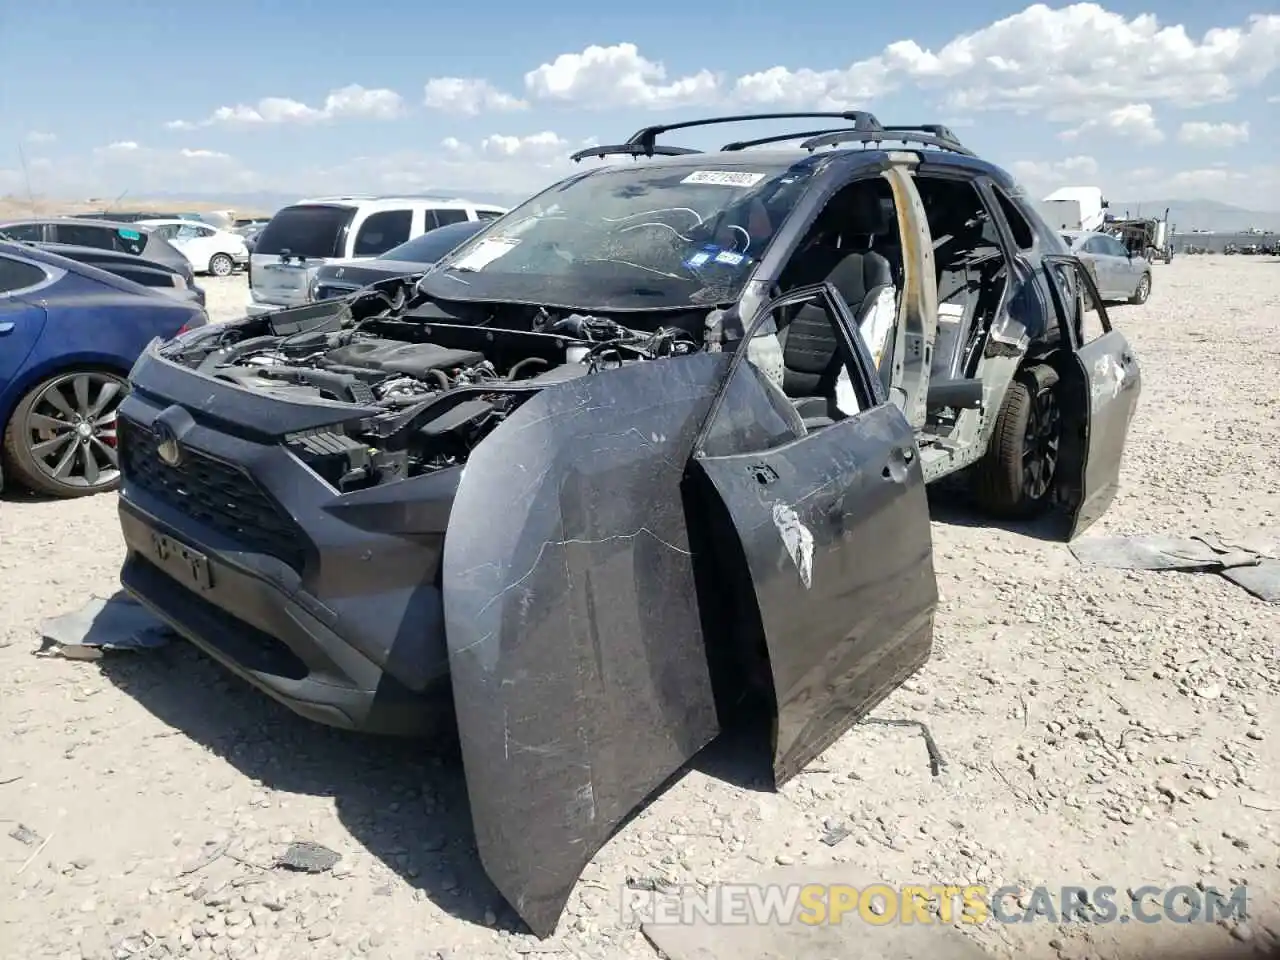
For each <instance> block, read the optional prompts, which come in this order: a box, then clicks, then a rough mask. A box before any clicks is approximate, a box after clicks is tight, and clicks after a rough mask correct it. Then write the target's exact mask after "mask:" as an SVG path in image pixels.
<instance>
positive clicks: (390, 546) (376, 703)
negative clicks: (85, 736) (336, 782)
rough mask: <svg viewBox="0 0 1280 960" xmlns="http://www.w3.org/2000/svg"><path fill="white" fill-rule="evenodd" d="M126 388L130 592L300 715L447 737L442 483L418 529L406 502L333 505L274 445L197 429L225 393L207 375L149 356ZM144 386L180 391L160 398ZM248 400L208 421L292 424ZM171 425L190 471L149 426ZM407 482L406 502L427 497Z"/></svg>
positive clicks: (123, 437)
mask: <svg viewBox="0 0 1280 960" xmlns="http://www.w3.org/2000/svg"><path fill="white" fill-rule="evenodd" d="M155 364H164V365H165V367H166V369H163V370H162V369H158V368H157V367H155V366H153V365H155ZM148 370H150V371H151V372H153V373H159V374H162V375H163V376H159V377H148ZM134 378H135V382H134V389H133V390H132V391H131V393H130V394H129V396H128V398H127V399H126V401H125V403H123V404H122V405H121V408H120V415H119V421H120V422H119V434H118V436H119V449H120V454H121V461H122V463H121V468H122V482H121V488H120V504H119V515H120V524H121V530H122V532H123V535H124V540H125V544H126V546H127V549H128V554H127V557H126V560H125V563H124V567H123V569H122V571H121V583H122V585H123V586H124V588H125V589H126V590H127V591H128V592H129V593H130V594H132V595H133V596H134V597H136V598H137V599H138V600H139V601H140V602H141V603H142V604H144V605H145V606H146V607H148V608H149V609H150V610H151V611H152V612H153V613H155V614H156V615H157V616H158V617H159V618H160V619H161V620H163V621H164V622H165V623H167V624H168V625H169V626H170V627H172V628H173V629H174V630H175V631H176V632H178V633H179V634H181V635H182V636H184V637H186V638H187V639H188V640H190V641H191V642H192V643H194V644H195V645H196V646H197V647H199V648H200V649H202V650H203V651H204V652H205V653H207V654H208V655H210V656H211V657H213V658H214V659H216V660H218V661H219V662H220V663H222V664H223V665H224V666H226V667H227V668H228V669H230V670H231V671H232V672H234V673H236V674H238V675H239V676H241V677H242V678H243V679H245V680H247V681H248V682H249V683H250V684H252V685H253V686H255V687H257V688H258V689H260V690H262V691H263V692H265V693H267V694H268V695H270V696H271V697H273V698H275V699H276V700H278V701H280V702H281V703H283V704H284V705H285V706H287V707H288V708H289V709H291V710H293V711H294V712H295V713H298V714H300V715H302V716H304V717H306V718H308V719H311V720H314V721H317V722H320V723H325V724H328V725H330V726H335V727H341V728H346V729H352V730H361V731H365V732H371V733H382V734H397V735H414V736H420V735H430V734H431V733H434V732H444V731H445V730H446V729H451V728H452V727H453V725H454V723H455V721H454V714H453V707H452V693H451V689H450V683H449V671H448V652H447V649H446V647H445V641H444V618H443V606H442V603H441V594H440V588H439V575H440V557H441V554H442V551H443V544H444V530H445V529H446V527H447V524H448V510H449V506H450V504H451V502H452V501H451V491H450V490H449V488H448V483H449V478H436V479H435V481H434V483H433V484H431V485H430V489H429V490H427V492H426V493H427V495H426V500H427V501H428V502H429V503H430V504H432V508H430V509H428V510H426V514H427V515H428V516H427V519H423V514H422V513H421V512H419V513H417V514H413V513H412V511H408V512H407V511H406V510H405V509H404V506H405V505H404V504H403V503H400V502H390V503H386V504H385V506H384V505H383V503H382V502H381V501H385V500H386V499H387V498H386V497H385V494H383V495H381V496H379V497H372V498H371V497H369V496H368V494H371V493H377V492H378V491H377V490H376V489H375V490H373V491H365V492H364V493H363V494H361V493H354V494H346V495H340V494H338V493H337V492H336V491H334V490H333V489H332V488H331V487H329V486H328V485H327V484H326V483H325V482H324V481H323V480H321V479H320V478H319V477H318V476H317V475H316V474H314V473H313V472H312V471H311V470H309V469H308V468H307V467H306V466H305V465H304V464H303V463H302V462H301V461H299V460H297V459H296V458H295V457H294V456H293V455H292V454H291V453H290V452H289V451H288V449H287V448H286V447H285V446H284V445H283V444H281V443H279V442H275V441H273V440H272V439H271V438H270V437H263V436H244V435H241V434H238V433H232V432H230V431H229V430H227V429H225V428H224V427H223V426H221V425H217V424H213V423H211V422H201V421H197V420H195V419H193V418H192V415H191V412H190V411H192V410H195V409H198V407H197V404H195V402H194V400H195V398H196V397H197V396H198V395H199V394H201V393H209V392H210V391H211V390H212V392H214V393H217V392H219V390H221V389H224V388H222V387H220V386H213V387H211V386H209V384H210V383H212V381H209V380H208V379H207V378H204V377H200V376H198V375H196V374H193V373H190V372H189V371H183V370H181V368H175V367H174V366H173V365H172V364H168V363H167V361H163V360H159V359H156V358H155V357H154V356H149V355H144V358H143V360H142V361H140V365H139V367H136V368H135V371H134ZM149 380H150V381H151V383H152V384H153V385H154V384H155V383H156V382H161V383H162V385H163V386H165V387H172V386H173V385H174V384H175V383H178V384H181V385H182V389H180V390H178V391H170V392H169V395H167V396H166V397H165V399H164V400H159V399H157V398H156V397H155V396H154V395H151V394H148V392H147V387H148V381H149ZM185 381H189V382H185ZM232 389H234V388H232ZM174 392H176V393H179V394H183V396H182V397H181V398H179V397H175V396H173V393H174ZM239 392H240V393H242V394H243V391H239ZM187 394H189V396H188V395H187ZM171 399H172V400H179V403H178V404H171V403H170V402H168V401H169V400H171ZM241 399H242V402H243V398H241ZM183 400H185V401H186V402H182V401H183ZM251 401H252V402H251V403H249V404H248V407H247V408H245V409H242V410H237V408H236V403H235V399H234V398H233V399H231V400H229V401H226V402H224V403H223V404H218V403H216V400H215V402H211V403H210V404H209V405H208V407H207V408H206V409H211V410H217V411H218V412H219V413H220V414H222V415H226V414H227V413H228V412H231V413H237V412H239V413H245V414H250V415H252V414H255V413H256V416H253V419H254V420H257V421H258V422H273V423H280V418H282V417H283V418H286V419H287V417H288V415H289V410H288V409H277V410H274V411H271V412H264V411H258V410H256V409H255V408H256V407H257V406H259V405H260V404H259V403H258V401H266V403H267V404H270V403H271V401H270V398H263V397H251ZM175 413H176V414H178V419H179V422H180V427H179V430H178V434H179V435H180V437H181V442H182V445H183V449H184V459H183V461H182V463H181V464H180V465H179V466H178V467H169V466H166V465H165V464H164V463H162V462H161V461H160V459H159V457H158V456H157V449H156V445H155V441H154V439H153V427H154V424H155V422H156V420H157V418H160V417H162V415H163V417H164V418H166V419H165V422H166V423H169V422H171V420H172V417H173V415H174V414H175ZM273 418H274V419H273ZM280 426H281V428H282V430H283V429H288V427H287V425H286V424H280ZM442 480H443V482H442ZM406 483H408V484H409V487H408V488H407V489H406V490H405V493H406V494H409V495H412V492H413V489H414V488H416V489H418V490H419V491H422V490H423V489H424V487H423V485H421V484H416V483H415V482H414V481H406ZM371 501H373V502H371ZM406 522H407V523H410V524H412V525H413V529H412V530H406V529H405V526H404V525H405V523H406Z"/></svg>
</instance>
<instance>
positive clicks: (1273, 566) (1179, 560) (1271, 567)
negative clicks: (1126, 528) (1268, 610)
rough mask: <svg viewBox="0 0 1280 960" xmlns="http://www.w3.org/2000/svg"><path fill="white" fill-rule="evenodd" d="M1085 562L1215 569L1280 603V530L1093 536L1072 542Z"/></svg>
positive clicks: (1140, 567)
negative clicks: (1225, 535)
mask: <svg viewBox="0 0 1280 960" xmlns="http://www.w3.org/2000/svg"><path fill="white" fill-rule="evenodd" d="M1070 549H1071V552H1072V554H1073V555H1074V556H1075V558H1076V559H1077V560H1079V561H1080V562H1081V563H1090V564H1093V565H1094V566H1099V567H1110V568H1112V569H1115V570H1178V571H1182V572H1184V573H1217V574H1219V575H1221V576H1222V577H1224V578H1225V579H1227V580H1229V581H1231V582H1232V583H1234V584H1235V585H1236V586H1238V587H1242V588H1243V589H1245V590H1247V591H1248V592H1249V593H1251V594H1253V595H1254V596H1255V597H1257V598H1258V599H1259V600H1263V601H1265V602H1267V603H1280V530H1259V531H1257V532H1255V533H1252V534H1249V535H1247V536H1244V537H1234V538H1223V537H1215V536H1212V535H1210V534H1195V535H1193V536H1190V537H1185V538H1180V537H1165V536H1157V535H1148V536H1136V537H1091V538H1089V539H1086V540H1079V541H1077V542H1075V543H1073V544H1071V547H1070Z"/></svg>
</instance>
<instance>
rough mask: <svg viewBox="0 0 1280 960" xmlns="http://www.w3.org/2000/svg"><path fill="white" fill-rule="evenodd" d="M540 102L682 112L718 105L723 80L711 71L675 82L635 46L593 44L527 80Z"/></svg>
mask: <svg viewBox="0 0 1280 960" xmlns="http://www.w3.org/2000/svg"><path fill="white" fill-rule="evenodd" d="M524 85H525V89H526V90H527V91H528V93H529V95H530V96H531V97H533V98H536V99H538V100H547V101H555V102H560V103H573V104H577V105H581V106H587V107H614V106H628V107H678V106H693V105H696V104H705V103H711V102H713V101H715V100H716V99H717V97H718V95H719V89H720V81H719V78H718V77H716V75H715V74H713V73H712V72H711V71H710V70H699V71H698V72H697V73H693V74H689V75H688V76H684V77H677V78H676V79H674V80H669V79H668V77H667V68H666V67H665V66H664V65H663V64H662V63H659V62H656V61H653V60H648V59H646V58H645V57H643V56H641V55H640V51H639V49H638V48H637V47H636V45H635V44H634V43H617V44H614V45H613V46H609V47H602V46H597V45H594V44H593V45H592V46H589V47H587V48H586V49H585V50H583V51H582V52H580V53H562V54H560V56H558V57H556V58H555V59H554V60H553V61H551V62H550V63H544V64H542V65H541V66H540V67H538V68H537V69H535V70H530V71H529V72H528V73H526V74H525V75H524Z"/></svg>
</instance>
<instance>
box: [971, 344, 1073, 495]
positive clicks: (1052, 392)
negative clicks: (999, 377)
mask: <svg viewBox="0 0 1280 960" xmlns="http://www.w3.org/2000/svg"><path fill="white" fill-rule="evenodd" d="M1061 447H1062V410H1061V407H1060V406H1059V403H1058V374H1057V371H1055V370H1054V369H1053V368H1052V367H1049V366H1044V365H1040V364H1037V365H1036V366H1032V367H1026V368H1024V369H1023V370H1021V371H1019V372H1018V374H1017V375H1016V376H1015V377H1014V378H1013V380H1012V381H1011V382H1010V383H1009V389H1008V390H1007V391H1006V392H1005V396H1004V403H1003V404H1002V405H1001V407H1000V413H999V415H998V416H997V417H996V424H995V430H994V432H993V433H992V435H991V445H990V446H989V447H988V448H987V453H986V455H985V456H984V457H983V459H982V460H981V461H979V462H978V466H977V473H976V477H975V480H976V483H975V492H976V493H977V496H978V499H979V500H980V501H981V502H982V505H983V506H984V507H985V508H986V509H987V510H989V511H990V512H991V513H993V514H995V515H997V516H999V517H1004V518H1007V519H1029V518H1031V517H1034V516H1036V515H1038V514H1040V513H1043V512H1044V511H1045V510H1046V509H1047V508H1048V507H1049V506H1050V505H1051V504H1052V502H1053V487H1054V481H1055V480H1056V479H1057V477H1058V457H1059V453H1060V452H1061Z"/></svg>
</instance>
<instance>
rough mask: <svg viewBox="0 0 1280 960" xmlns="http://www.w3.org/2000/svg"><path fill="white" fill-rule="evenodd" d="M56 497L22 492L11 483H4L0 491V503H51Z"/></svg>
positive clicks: (26, 491)
mask: <svg viewBox="0 0 1280 960" xmlns="http://www.w3.org/2000/svg"><path fill="white" fill-rule="evenodd" d="M57 499H58V498H57V497H48V496H45V495H44V494H41V493H32V492H31V491H30V490H24V489H23V488H22V487H19V486H18V485H17V484H16V483H14V482H13V481H11V480H10V481H6V482H5V484H4V489H3V490H0V503H53V502H54V501H56V500H57Z"/></svg>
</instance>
